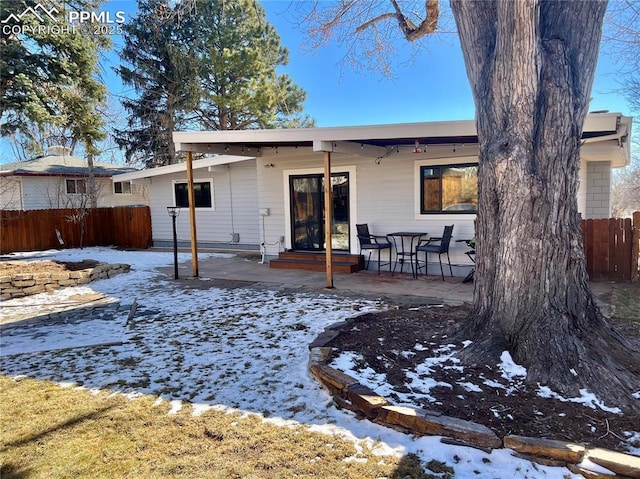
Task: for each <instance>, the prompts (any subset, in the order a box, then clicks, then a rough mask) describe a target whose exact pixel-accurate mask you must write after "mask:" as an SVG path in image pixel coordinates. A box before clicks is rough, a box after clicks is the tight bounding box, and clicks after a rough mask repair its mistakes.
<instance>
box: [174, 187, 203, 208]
mask: <svg viewBox="0 0 640 479" xmlns="http://www.w3.org/2000/svg"><path fill="white" fill-rule="evenodd" d="M212 192H213V181H211V180H208V181H195V182H194V183H193V196H194V199H195V207H196V208H213V194H212ZM173 195H174V201H175V203H174V204H175V205H176V206H179V207H180V208H188V207H189V189H188V185H187V183H186V182H177V181H176V182H174V183H173Z"/></svg>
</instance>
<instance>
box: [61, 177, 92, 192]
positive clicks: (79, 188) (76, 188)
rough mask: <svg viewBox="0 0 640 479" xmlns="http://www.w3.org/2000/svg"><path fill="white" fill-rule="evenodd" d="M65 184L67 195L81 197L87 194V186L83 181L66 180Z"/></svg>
mask: <svg viewBox="0 0 640 479" xmlns="http://www.w3.org/2000/svg"><path fill="white" fill-rule="evenodd" d="M65 184H66V188H67V194H68V195H83V194H85V193H86V192H87V184H86V183H85V181H84V179H80V180H76V179H67V180H65Z"/></svg>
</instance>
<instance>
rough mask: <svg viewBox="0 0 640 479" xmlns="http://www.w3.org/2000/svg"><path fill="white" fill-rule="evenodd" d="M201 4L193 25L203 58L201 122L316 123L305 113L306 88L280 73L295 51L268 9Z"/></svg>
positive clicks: (248, 2) (246, 2) (242, 3)
mask: <svg viewBox="0 0 640 479" xmlns="http://www.w3.org/2000/svg"><path fill="white" fill-rule="evenodd" d="M197 5H198V15H197V16H194V17H192V20H193V22H192V23H193V25H194V26H193V27H192V28H193V29H194V37H196V45H197V46H198V56H199V58H201V59H202V61H201V66H202V69H201V71H200V76H201V85H202V90H203V95H202V98H201V103H200V107H199V108H198V115H199V120H200V123H201V125H202V126H203V127H204V128H205V129H213V130H242V129H249V128H273V127H290V126H298V127H304V126H311V125H312V124H313V123H312V122H311V121H310V120H309V119H308V118H307V117H301V116H300V113H301V111H302V103H303V102H304V100H305V97H306V94H305V92H304V91H303V90H302V89H301V88H299V87H298V86H296V85H295V84H294V83H293V81H292V80H291V78H290V77H289V76H287V75H284V74H280V75H279V74H278V73H277V68H278V67H281V66H286V65H287V63H288V55H289V53H288V51H287V49H286V48H284V47H283V46H282V45H281V44H280V37H279V36H278V34H277V33H276V31H275V29H274V28H273V26H272V25H270V24H269V23H267V22H266V19H265V13H264V10H263V9H262V7H261V6H260V5H258V4H257V3H256V2H254V1H253V0H236V1H234V2H224V1H205V0H200V1H199V2H198V3H197Z"/></svg>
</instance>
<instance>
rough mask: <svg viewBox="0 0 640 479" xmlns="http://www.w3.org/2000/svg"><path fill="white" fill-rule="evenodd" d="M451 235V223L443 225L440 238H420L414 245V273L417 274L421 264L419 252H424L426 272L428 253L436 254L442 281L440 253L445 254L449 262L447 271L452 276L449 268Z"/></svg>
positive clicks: (426, 268)
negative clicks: (416, 244)
mask: <svg viewBox="0 0 640 479" xmlns="http://www.w3.org/2000/svg"><path fill="white" fill-rule="evenodd" d="M452 236H453V225H451V226H445V227H444V233H442V237H441V238H437V237H433V238H429V239H427V240H422V241H421V242H420V243H419V244H418V246H416V275H417V274H419V272H420V270H421V269H422V266H420V261H419V260H418V257H419V255H420V253H424V272H425V274H428V273H429V271H428V262H429V253H432V254H437V255H438V261H439V262H440V274H441V275H442V281H444V270H443V269H442V255H443V254H445V253H446V254H447V262H448V263H449V273H451V277H453V270H452V269H451V260H450V259H449V244H450V243H451V237H452Z"/></svg>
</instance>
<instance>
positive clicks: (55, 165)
mask: <svg viewBox="0 0 640 479" xmlns="http://www.w3.org/2000/svg"><path fill="white" fill-rule="evenodd" d="M130 171H135V169H133V168H125V167H122V166H118V165H111V164H108V163H99V162H96V163H94V169H93V173H94V177H95V185H96V187H95V191H96V197H97V205H98V207H112V206H126V205H139V204H145V205H146V204H148V192H147V185H146V184H144V183H138V184H136V185H132V184H131V182H129V181H122V182H116V183H113V182H112V181H111V177H112V176H113V175H116V174H119V173H125V172H130ZM88 176H89V172H88V168H87V160H86V159H83V158H77V157H75V156H71V154H70V151H69V149H68V148H65V147H62V146H54V147H50V148H49V149H48V150H47V155H46V156H43V157H39V158H35V159H33V160H27V161H20V162H17V163H8V164H4V165H0V209H3V210H39V209H59V208H78V207H83V206H88V201H87V184H88V183H87V180H88Z"/></svg>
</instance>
